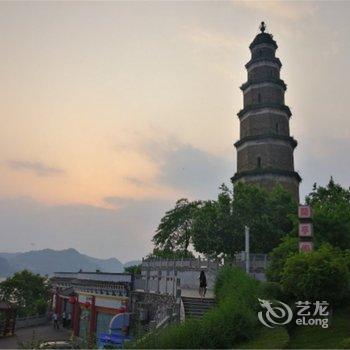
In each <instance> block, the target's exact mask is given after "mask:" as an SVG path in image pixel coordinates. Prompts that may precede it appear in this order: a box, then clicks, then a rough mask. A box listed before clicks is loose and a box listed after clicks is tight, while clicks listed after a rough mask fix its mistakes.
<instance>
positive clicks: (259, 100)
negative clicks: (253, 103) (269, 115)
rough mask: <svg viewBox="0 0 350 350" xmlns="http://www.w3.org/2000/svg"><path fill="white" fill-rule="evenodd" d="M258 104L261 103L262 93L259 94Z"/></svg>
mask: <svg viewBox="0 0 350 350" xmlns="http://www.w3.org/2000/svg"><path fill="white" fill-rule="evenodd" d="M258 102H259V103H260V102H261V93H260V92H259V93H258Z"/></svg>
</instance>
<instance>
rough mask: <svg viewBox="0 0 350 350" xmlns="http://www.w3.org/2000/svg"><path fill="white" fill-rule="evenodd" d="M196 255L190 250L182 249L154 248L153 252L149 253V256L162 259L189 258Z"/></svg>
mask: <svg viewBox="0 0 350 350" xmlns="http://www.w3.org/2000/svg"><path fill="white" fill-rule="evenodd" d="M193 257H194V255H193V253H192V252H190V251H189V250H181V249H174V250H170V249H160V248H154V249H153V251H152V253H150V254H148V255H147V258H160V259H187V258H193Z"/></svg>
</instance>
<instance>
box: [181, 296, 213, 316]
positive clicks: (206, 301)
mask: <svg viewBox="0 0 350 350" xmlns="http://www.w3.org/2000/svg"><path fill="white" fill-rule="evenodd" d="M182 302H183V304H184V309H185V318H187V317H197V318H200V317H202V316H203V314H204V313H205V312H207V311H208V310H210V309H211V308H213V307H214V306H215V299H214V298H203V300H201V299H200V298H193V297H182Z"/></svg>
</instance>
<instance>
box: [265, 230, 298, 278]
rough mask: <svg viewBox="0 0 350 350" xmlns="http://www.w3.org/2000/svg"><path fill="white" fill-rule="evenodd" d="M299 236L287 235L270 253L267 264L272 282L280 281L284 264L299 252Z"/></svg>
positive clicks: (267, 271)
mask: <svg viewBox="0 0 350 350" xmlns="http://www.w3.org/2000/svg"><path fill="white" fill-rule="evenodd" d="M298 241H299V239H298V238H297V237H290V236H286V237H284V238H283V239H282V242H281V243H280V244H279V245H278V246H277V247H276V248H275V249H273V250H272V252H271V253H270V254H269V265H268V266H267V270H266V276H267V278H268V280H269V281H271V282H280V281H281V278H282V273H283V269H284V265H285V263H286V261H287V259H288V258H289V257H291V256H292V255H294V254H297V253H298V251H299V249H298Z"/></svg>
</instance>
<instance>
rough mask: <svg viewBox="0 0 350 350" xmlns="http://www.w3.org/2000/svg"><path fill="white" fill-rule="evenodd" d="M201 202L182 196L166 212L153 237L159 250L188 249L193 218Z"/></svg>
mask: <svg viewBox="0 0 350 350" xmlns="http://www.w3.org/2000/svg"><path fill="white" fill-rule="evenodd" d="M200 204H201V202H200V201H195V202H189V201H188V199H186V198H182V199H179V200H178V201H177V202H176V205H175V208H174V209H171V210H169V211H167V212H166V213H165V216H164V217H163V218H162V220H161V222H160V224H159V226H158V228H157V232H156V234H155V235H154V237H153V242H154V244H155V246H156V248H157V249H158V250H163V251H174V250H176V249H179V250H181V251H187V250H188V247H189V245H190V243H191V228H192V223H193V219H194V217H195V216H196V211H197V209H198V207H199V206H200Z"/></svg>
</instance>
